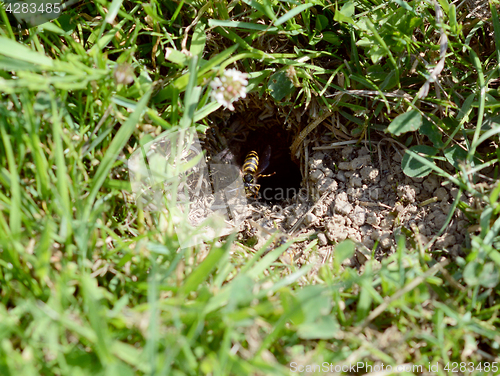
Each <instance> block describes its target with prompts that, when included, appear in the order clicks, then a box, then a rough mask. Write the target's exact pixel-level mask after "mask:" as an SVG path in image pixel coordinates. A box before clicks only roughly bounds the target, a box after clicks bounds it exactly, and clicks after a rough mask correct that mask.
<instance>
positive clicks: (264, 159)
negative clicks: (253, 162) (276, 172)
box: [255, 145, 271, 175]
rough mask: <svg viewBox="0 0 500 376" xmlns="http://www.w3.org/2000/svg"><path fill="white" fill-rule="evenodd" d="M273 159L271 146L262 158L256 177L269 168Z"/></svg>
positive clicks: (266, 149) (268, 146) (265, 150)
mask: <svg viewBox="0 0 500 376" xmlns="http://www.w3.org/2000/svg"><path fill="white" fill-rule="evenodd" d="M270 159H271V145H267V146H266V148H265V149H264V152H263V153H262V157H261V158H260V163H259V169H258V170H257V172H256V173H255V174H256V175H258V174H260V173H261V172H264V170H265V169H266V168H268V167H269V161H270Z"/></svg>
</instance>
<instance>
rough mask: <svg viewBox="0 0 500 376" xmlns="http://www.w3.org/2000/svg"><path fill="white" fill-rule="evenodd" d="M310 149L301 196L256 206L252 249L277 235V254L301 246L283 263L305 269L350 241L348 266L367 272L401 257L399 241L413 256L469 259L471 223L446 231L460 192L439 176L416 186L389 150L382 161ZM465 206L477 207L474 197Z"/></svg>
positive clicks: (348, 149)
mask: <svg viewBox="0 0 500 376" xmlns="http://www.w3.org/2000/svg"><path fill="white" fill-rule="evenodd" d="M372 146H373V145H372ZM310 149H312V150H309V153H311V154H312V155H311V156H309V158H307V159H308V163H307V168H306V169H305V171H307V178H306V179H303V184H302V185H303V189H302V191H301V192H300V193H299V194H297V195H295V197H294V198H293V199H290V200H287V201H283V202H282V203H281V204H275V205H269V204H266V203H264V202H262V201H259V200H254V201H252V202H250V203H249V205H251V207H252V210H251V212H252V215H251V217H250V218H249V219H248V221H247V222H246V224H245V229H244V230H243V231H242V233H241V236H240V240H241V241H243V242H248V241H249V240H250V239H254V242H256V244H253V247H254V248H255V249H256V250H258V249H259V248H260V247H261V246H262V245H263V244H265V242H266V241H267V240H268V239H269V237H270V236H271V235H272V234H274V233H276V232H277V233H278V234H279V235H278V236H276V235H274V236H275V237H274V238H275V239H276V242H275V243H274V247H276V246H278V245H279V244H281V243H282V242H283V238H285V239H295V241H296V242H295V243H294V244H292V245H291V246H290V248H289V250H288V252H287V253H285V254H284V255H283V256H282V258H281V259H282V261H283V262H285V263H292V262H293V263H294V264H296V265H298V266H300V265H303V264H305V263H311V262H314V263H318V264H321V263H330V262H332V257H334V254H335V245H336V244H338V243H339V242H341V241H343V240H345V239H351V240H353V241H354V242H355V244H356V253H355V255H354V256H353V257H352V258H351V259H349V260H346V261H345V262H344V265H345V266H351V267H360V266H361V265H363V264H364V263H365V262H366V260H368V259H371V258H375V259H376V260H380V259H382V258H383V257H386V256H387V255H390V254H392V253H394V252H395V250H396V242H397V239H398V237H399V235H402V236H403V238H404V239H405V242H406V247H408V248H410V249H415V250H424V249H425V252H430V253H435V254H441V255H448V256H451V257H455V256H457V255H463V253H462V249H463V248H464V246H465V241H466V237H467V230H468V227H469V223H468V221H467V219H466V217H465V216H464V215H463V213H462V212H461V211H460V210H455V212H454V213H453V214H452V217H451V221H450V223H449V224H448V225H447V226H445V224H446V221H447V217H448V214H449V213H450V210H452V207H453V200H454V198H455V197H456V195H457V194H458V192H459V191H458V189H457V188H455V187H452V186H450V185H449V184H447V183H446V181H444V180H443V179H441V178H439V177H437V176H435V175H429V176H427V177H425V178H410V177H408V176H406V175H405V174H403V172H402V170H401V158H402V154H403V153H404V151H400V150H397V149H388V150H390V152H388V153H387V154H386V155H385V157H384V158H380V159H378V158H377V150H374V151H373V152H370V151H369V149H368V148H367V147H365V146H342V147H338V148H331V149H329V147H328V146H326V147H325V146H323V147H321V146H319V147H313V148H310ZM315 149H316V150H315ZM318 149H323V150H318ZM324 149H326V150H324ZM380 162H382V166H380ZM460 200H461V201H463V202H465V203H468V204H469V205H472V204H473V202H472V198H470V197H468V196H467V195H462V197H461V198H460ZM443 226H445V227H444V228H443ZM252 228H257V230H258V231H255V230H253V231H251V230H250V229H252ZM279 239H282V240H281V241H280V240H279ZM297 240H298V241H297ZM311 242H314V244H313V245H316V246H311V245H312V244H311ZM247 244H248V243H247ZM271 248H272V247H270V248H269V250H270V249H271Z"/></svg>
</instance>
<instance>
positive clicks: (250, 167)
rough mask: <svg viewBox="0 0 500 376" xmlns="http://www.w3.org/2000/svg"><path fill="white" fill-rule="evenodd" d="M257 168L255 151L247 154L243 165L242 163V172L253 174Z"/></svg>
mask: <svg viewBox="0 0 500 376" xmlns="http://www.w3.org/2000/svg"><path fill="white" fill-rule="evenodd" d="M258 167H259V155H258V154H257V152H256V151H253V150H252V151H251V152H250V153H248V154H247V156H246V158H245V163H243V172H244V173H245V174H255V173H256V172H257V168H258Z"/></svg>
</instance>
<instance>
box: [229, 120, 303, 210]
mask: <svg viewBox="0 0 500 376" xmlns="http://www.w3.org/2000/svg"><path fill="white" fill-rule="evenodd" d="M290 138H291V137H290V135H289V134H288V132H286V131H285V130H283V129H281V128H278V127H273V128H270V129H262V130H260V129H259V130H255V131H251V132H250V133H249V134H248V137H247V141H246V142H245V143H243V144H242V145H240V146H239V147H238V148H239V149H240V152H239V153H237V155H239V160H238V163H239V164H240V166H242V165H243V163H244V160H245V157H246V155H247V154H248V153H249V152H250V151H252V150H254V151H256V152H257V153H258V154H259V158H260V159H262V155H263V153H264V150H265V149H266V147H267V145H269V146H270V147H271V157H270V160H269V166H268V167H267V168H266V169H265V170H264V171H262V174H263V175H267V174H272V173H274V175H272V176H269V177H260V178H258V179H257V184H260V190H259V199H261V200H264V201H266V202H269V203H272V204H274V203H278V202H280V201H282V200H285V199H290V198H292V197H293V196H295V194H296V193H298V192H299V189H300V183H301V181H302V174H301V173H300V169H299V167H298V166H297V165H296V164H295V163H293V162H292V160H291V156H290V145H291V140H290ZM259 162H261V161H259Z"/></svg>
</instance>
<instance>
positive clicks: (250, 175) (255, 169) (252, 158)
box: [243, 145, 275, 198]
mask: <svg viewBox="0 0 500 376" xmlns="http://www.w3.org/2000/svg"><path fill="white" fill-rule="evenodd" d="M270 158H271V145H267V147H266V149H265V150H264V153H263V154H262V159H261V160H260V163H259V155H258V154H257V152H256V151H254V150H252V151H250V152H249V153H248V154H247V156H246V157H245V162H244V163H243V183H244V186H245V193H246V195H247V197H251V196H253V197H254V198H255V197H257V195H258V194H259V189H260V184H257V178H265V177H268V176H272V175H274V174H275V172H273V173H272V174H268V175H262V172H264V170H265V169H266V168H267V167H268V166H269V160H270Z"/></svg>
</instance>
